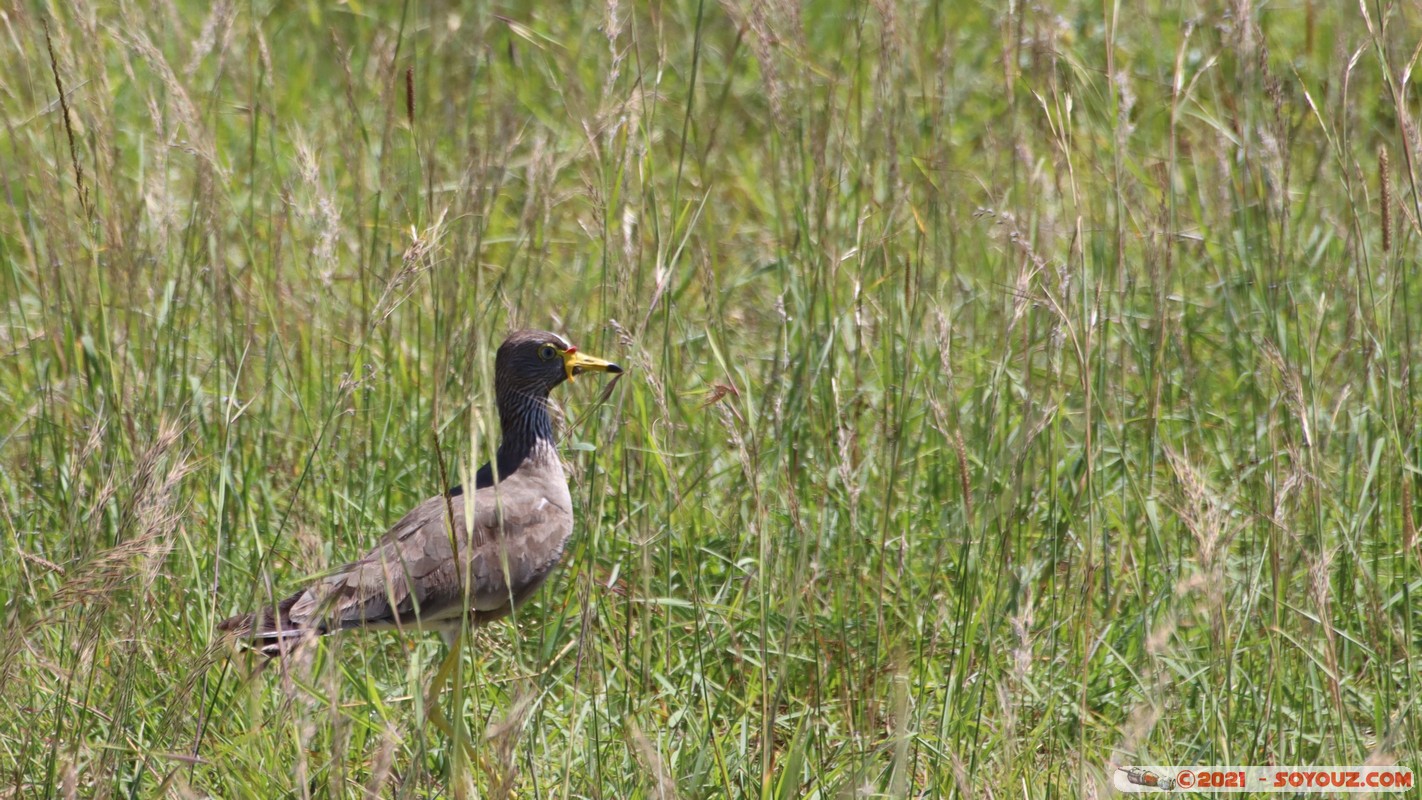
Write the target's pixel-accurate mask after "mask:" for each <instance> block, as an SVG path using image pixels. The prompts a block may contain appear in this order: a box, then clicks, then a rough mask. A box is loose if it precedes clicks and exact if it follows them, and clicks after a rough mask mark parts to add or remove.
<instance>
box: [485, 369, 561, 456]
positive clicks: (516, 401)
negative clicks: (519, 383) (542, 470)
mask: <svg viewBox="0 0 1422 800" xmlns="http://www.w3.org/2000/svg"><path fill="white" fill-rule="evenodd" d="M499 423H500V425H501V426H502V428H503V437H504V438H503V441H502V443H500V444H499V454H498V474H499V475H500V476H501V477H502V476H507V475H509V474H511V473H513V471H514V470H516V469H518V467H519V465H520V464H522V463H523V462H524V461H526V460H532V461H535V462H540V463H541V462H546V461H548V460H549V459H552V460H556V459H557V457H558V451H557V448H556V447H555V446H554V444H553V419H552V417H550V416H549V414H548V395H547V394H542V395H540V394H535V393H532V392H527V391H523V390H518V389H513V390H510V391H507V392H503V393H502V394H501V395H500V397H499Z"/></svg>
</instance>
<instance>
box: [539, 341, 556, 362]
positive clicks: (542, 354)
mask: <svg viewBox="0 0 1422 800" xmlns="http://www.w3.org/2000/svg"><path fill="white" fill-rule="evenodd" d="M557 356H558V348H556V347H554V346H553V345H551V344H545V345H543V346H542V347H540V348H538V357H539V358H541V359H543V360H544V361H552V360H553V359H554V358H556V357H557Z"/></svg>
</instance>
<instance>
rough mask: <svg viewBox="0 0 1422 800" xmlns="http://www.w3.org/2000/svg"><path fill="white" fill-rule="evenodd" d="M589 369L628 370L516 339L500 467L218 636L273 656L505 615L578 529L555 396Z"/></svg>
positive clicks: (549, 342)
mask: <svg viewBox="0 0 1422 800" xmlns="http://www.w3.org/2000/svg"><path fill="white" fill-rule="evenodd" d="M586 370H595V371H600V372H611V373H614V374H617V373H621V372H622V368H621V367H619V366H617V365H616V364H611V363H608V362H606V361H602V360H600V359H596V358H592V357H590V356H585V355H583V354H582V353H579V352H578V350H577V348H576V347H573V346H572V345H570V344H568V342H567V340H565V339H563V337H561V336H558V335H557V334H554V333H548V332H547V331H517V332H515V333H513V334H510V335H509V337H508V338H507V339H506V340H504V343H503V344H502V345H501V346H500V347H499V351H498V354H497V355H496V357H495V359H494V394H495V397H496V399H497V402H498V406H499V421H500V424H501V426H502V429H503V439H502V440H501V442H500V444H499V450H498V453H497V456H496V457H495V459H494V461H493V462H492V463H489V464H485V465H484V466H483V467H481V468H480V469H479V472H478V473H477V474H476V476H475V482H474V491H473V492H472V493H470V492H467V491H466V490H464V489H463V488H462V487H456V488H454V489H452V490H450V491H449V492H447V493H446V494H441V495H437V496H435V497H431V498H430V499H428V500H426V501H424V502H423V503H420V504H419V505H418V506H415V508H414V509H412V510H411V511H410V512H409V513H408V514H406V515H405V516H404V517H403V518H402V519H401V520H400V521H399V522H397V523H395V526H394V527H393V528H391V529H390V531H389V532H388V533H386V534H385V536H384V538H382V539H381V540H380V543H379V544H378V545H376V547H375V549H374V550H371V551H370V552H369V553H367V554H366V555H365V556H364V557H363V558H361V559H360V560H358V561H354V562H352V563H350V564H347V565H346V566H344V567H342V568H341V569H339V570H337V571H335V572H334V573H332V574H330V575H327V576H326V577H324V578H321V579H318V580H316V581H315V582H313V583H312V584H310V585H309V586H307V587H305V588H304V589H302V590H300V591H298V592H296V593H295V594H292V595H291V596H289V597H287V598H285V599H283V600H281V601H280V602H278V603H277V604H276V606H275V608H267V609H264V610H262V611H259V612H257V613H255V614H239V615H237V616H235V617H232V618H230V619H227V620H224V621H223V622H221V623H219V624H218V628H219V629H220V630H223V631H227V632H229V634H230V635H232V636H235V637H240V638H244V639H246V640H248V641H249V642H250V644H251V645H252V646H253V647H254V648H256V649H258V650H260V651H261V652H262V653H264V654H266V655H269V656H277V655H282V654H284V653H286V652H287V651H289V650H290V649H291V648H292V647H294V646H295V645H296V644H298V643H299V642H301V641H304V640H305V639H307V638H309V637H311V636H317V635H322V634H327V633H332V632H334V631H338V630H345V629H350V628H371V629H385V628H418V629H426V630H428V629H435V630H440V631H442V632H446V633H457V632H458V631H459V630H460V629H461V627H462V625H463V618H464V613H465V609H466V608H467V609H468V619H469V624H470V625H480V624H483V623H486V622H489V621H492V620H495V619H498V618H500V617H503V616H505V615H506V614H508V613H509V612H510V611H512V610H513V609H514V608H515V607H517V606H518V605H519V604H520V603H522V602H523V601H524V600H526V599H527V598H528V597H529V596H530V595H532V594H533V592H534V591H536V590H537V589H538V587H539V586H541V585H543V582H544V580H546V579H547V578H548V574H549V572H551V571H552V569H553V568H554V567H555V566H557V564H558V561H559V560H560V559H561V558H562V555H563V547H564V545H565V544H566V543H567V541H568V536H569V535H570V534H571V533H572V531H573V509H572V498H571V497H570V495H569V494H568V480H567V478H566V477H565V476H564V475H563V464H562V461H561V460H560V459H559V457H558V451H557V448H556V447H555V445H554V443H553V424H552V420H551V419H550V418H549V416H548V392H549V391H550V390H551V389H553V387H555V386H557V385H558V384H560V383H562V382H563V381H564V380H569V379H571V378H572V377H573V376H574V375H576V374H578V373H580V372H583V371H586ZM451 523H452V524H451ZM451 531H452V532H453V533H452V534H451ZM465 577H467V581H466V580H464V579H462V578H465Z"/></svg>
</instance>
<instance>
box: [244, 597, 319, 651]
mask: <svg viewBox="0 0 1422 800" xmlns="http://www.w3.org/2000/svg"><path fill="white" fill-rule="evenodd" d="M301 595H302V593H301V592H297V593H296V594H293V595H292V596H290V597H287V598H285V599H284V600H281V601H280V602H278V603H277V604H276V605H275V606H269V607H267V608H264V609H262V610H261V611H258V612H256V613H255V614H238V615H237V616H235V617H228V618H227V619H225V620H223V621H221V622H219V623H217V629H218V630H220V631H222V632H223V633H224V634H226V636H227V638H229V639H232V640H233V641H236V642H239V643H241V644H245V645H246V646H248V647H250V648H252V649H253V650H256V651H257V652H259V653H261V654H262V655H264V656H266V657H267V658H278V657H280V656H284V655H286V654H287V653H290V652H291V651H292V650H294V649H295V648H296V646H297V645H299V644H301V643H302V642H304V641H306V640H307V639H309V638H311V637H313V636H320V635H321V634H322V633H324V632H325V631H323V630H321V629H319V628H309V627H305V626H302V625H300V624H297V623H295V622H292V620H291V607H292V606H294V605H296V601H297V600H299V599H300V598H301Z"/></svg>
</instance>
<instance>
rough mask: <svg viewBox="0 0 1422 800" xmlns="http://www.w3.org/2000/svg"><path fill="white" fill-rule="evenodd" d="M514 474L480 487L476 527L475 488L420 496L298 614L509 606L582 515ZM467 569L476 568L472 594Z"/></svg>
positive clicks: (358, 615) (320, 620) (551, 561)
mask: <svg viewBox="0 0 1422 800" xmlns="http://www.w3.org/2000/svg"><path fill="white" fill-rule="evenodd" d="M509 483H511V482H508V481H506V482H504V483H500V484H497V485H495V486H488V487H484V488H481V489H479V490H478V491H476V492H475V493H474V495H473V498H472V499H473V513H472V520H473V524H472V525H470V526H468V527H467V528H466V526H465V525H464V520H465V519H466V511H467V506H468V503H467V501H468V499H469V496H467V495H465V496H454V497H447V496H445V495H440V496H437V497H432V498H430V499H428V500H426V501H424V502H423V503H421V504H419V505H418V506H416V507H415V508H414V509H413V510H411V511H410V513H408V514H406V515H405V516H404V518H402V519H401V520H400V521H399V522H397V523H396V524H395V527H393V528H391V529H390V532H389V533H387V534H386V535H385V537H384V538H383V539H382V540H381V542H380V544H379V545H378V546H377V547H376V548H375V549H374V550H372V551H371V552H370V553H368V554H366V555H365V557H364V558H361V559H360V560H359V561H356V562H353V563H351V564H348V565H346V566H345V567H343V568H342V569H341V570H339V571H337V572H336V573H334V574H332V575H329V576H327V577H325V578H322V579H321V580H319V581H317V582H316V583H315V584H313V585H312V586H310V587H308V588H307V590H306V591H305V592H304V593H303V594H302V595H301V597H300V598H299V599H298V600H297V601H296V603H295V604H294V605H293V606H292V608H291V619H292V621H293V622H295V623H296V624H298V625H301V626H303V627H319V628H322V629H325V630H334V629H337V628H355V627H363V626H367V625H382V626H383V625H401V626H403V625H412V626H418V625H419V624H420V623H421V621H422V620H423V621H430V620H436V619H438V620H446V621H447V620H449V619H451V618H457V617H458V616H459V615H460V614H461V613H462V610H463V607H464V603H465V602H466V601H467V602H468V604H469V607H470V611H471V614H472V615H473V617H474V618H476V621H478V620H479V619H484V618H495V617H498V616H502V615H503V614H505V613H507V612H508V609H509V608H510V607H511V605H513V604H516V603H517V602H519V601H520V600H522V599H523V598H524V597H526V596H527V595H528V594H529V593H531V592H532V591H533V590H534V589H536V588H537V587H538V585H539V584H541V583H542V582H543V579H544V577H546V576H547V573H548V572H549V570H551V569H552V568H553V567H554V566H555V565H556V564H557V563H558V560H559V558H560V557H561V556H562V552H563V544H564V542H565V541H566V540H567V537H568V534H569V533H570V532H571V531H572V521H573V517H572V512H571V509H569V508H567V507H566V506H564V505H562V504H560V503H559V500H562V501H563V503H566V502H567V501H566V499H565V498H550V497H547V496H546V495H545V493H544V492H540V491H537V490H535V489H534V488H533V487H532V486H530V485H528V484H517V483H516V484H515V485H513V486H509V485H508V484H509ZM451 519H452V520H453V522H454V525H453V529H454V530H455V531H457V535H456V537H455V538H456V539H457V541H458V545H459V547H458V549H459V554H460V556H461V557H462V559H461V560H463V561H464V562H465V566H464V568H463V570H461V568H460V566H459V561H457V560H456V558H455V547H454V542H452V541H451V537H450V527H451V526H450V525H449V521H450V520H451ZM466 530H467V535H466ZM461 572H465V573H466V574H467V575H468V576H469V582H470V585H469V590H468V592H467V593H466V592H465V590H464V588H463V584H462V581H461V580H460V577H461Z"/></svg>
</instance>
